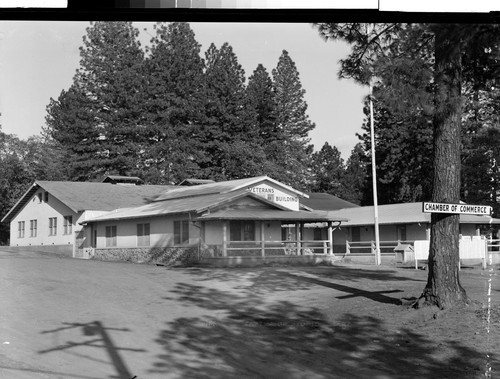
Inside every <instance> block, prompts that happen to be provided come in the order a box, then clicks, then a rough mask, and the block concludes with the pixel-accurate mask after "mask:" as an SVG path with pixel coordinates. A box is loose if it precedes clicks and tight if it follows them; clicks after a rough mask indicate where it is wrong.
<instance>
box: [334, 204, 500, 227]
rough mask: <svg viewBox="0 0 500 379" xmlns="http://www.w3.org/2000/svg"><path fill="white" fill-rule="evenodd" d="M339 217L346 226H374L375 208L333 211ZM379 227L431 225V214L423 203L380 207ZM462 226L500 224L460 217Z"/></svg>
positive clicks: (491, 219)
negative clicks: (344, 219) (345, 220)
mask: <svg viewBox="0 0 500 379" xmlns="http://www.w3.org/2000/svg"><path fill="white" fill-rule="evenodd" d="M329 213H332V214H333V215H335V216H337V217H345V218H348V219H349V221H347V222H345V223H344V225H345V226H361V225H374V223H375V222H374V207H373V206H365V207H357V208H346V209H341V210H338V211H331V212H329ZM378 221H379V225H388V224H414V223H430V222H431V214H430V213H424V212H422V203H421V202H418V203H402V204H387V205H379V206H378ZM460 223H461V224H489V223H492V224H500V219H496V218H493V217H491V216H478V215H465V214H462V215H460Z"/></svg>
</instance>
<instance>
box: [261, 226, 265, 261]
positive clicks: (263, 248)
mask: <svg viewBox="0 0 500 379" xmlns="http://www.w3.org/2000/svg"><path fill="white" fill-rule="evenodd" d="M264 226H265V223H264V221H261V222H260V250H261V254H262V256H263V257H265V256H266V247H265V242H264V239H265V233H264Z"/></svg>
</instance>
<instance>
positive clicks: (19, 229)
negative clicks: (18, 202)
mask: <svg viewBox="0 0 500 379" xmlns="http://www.w3.org/2000/svg"><path fill="white" fill-rule="evenodd" d="M17 237H18V238H24V221H19V222H18V223H17Z"/></svg>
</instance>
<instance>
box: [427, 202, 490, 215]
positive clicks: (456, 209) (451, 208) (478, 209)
mask: <svg viewBox="0 0 500 379" xmlns="http://www.w3.org/2000/svg"><path fill="white" fill-rule="evenodd" d="M422 212H424V213H452V214H469V215H487V216H489V215H490V214H491V207H490V206H489V205H470V204H448V203H427V202H424V203H422Z"/></svg>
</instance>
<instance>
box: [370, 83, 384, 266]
mask: <svg viewBox="0 0 500 379" xmlns="http://www.w3.org/2000/svg"><path fill="white" fill-rule="evenodd" d="M372 97H373V86H372V83H371V80H370V134H371V151H372V178H373V210H374V221H375V223H374V225H375V264H376V265H377V266H378V265H380V264H381V263H382V259H381V256H380V235H379V228H378V198H377V166H376V162H375V127H374V125H373V100H372Z"/></svg>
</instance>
